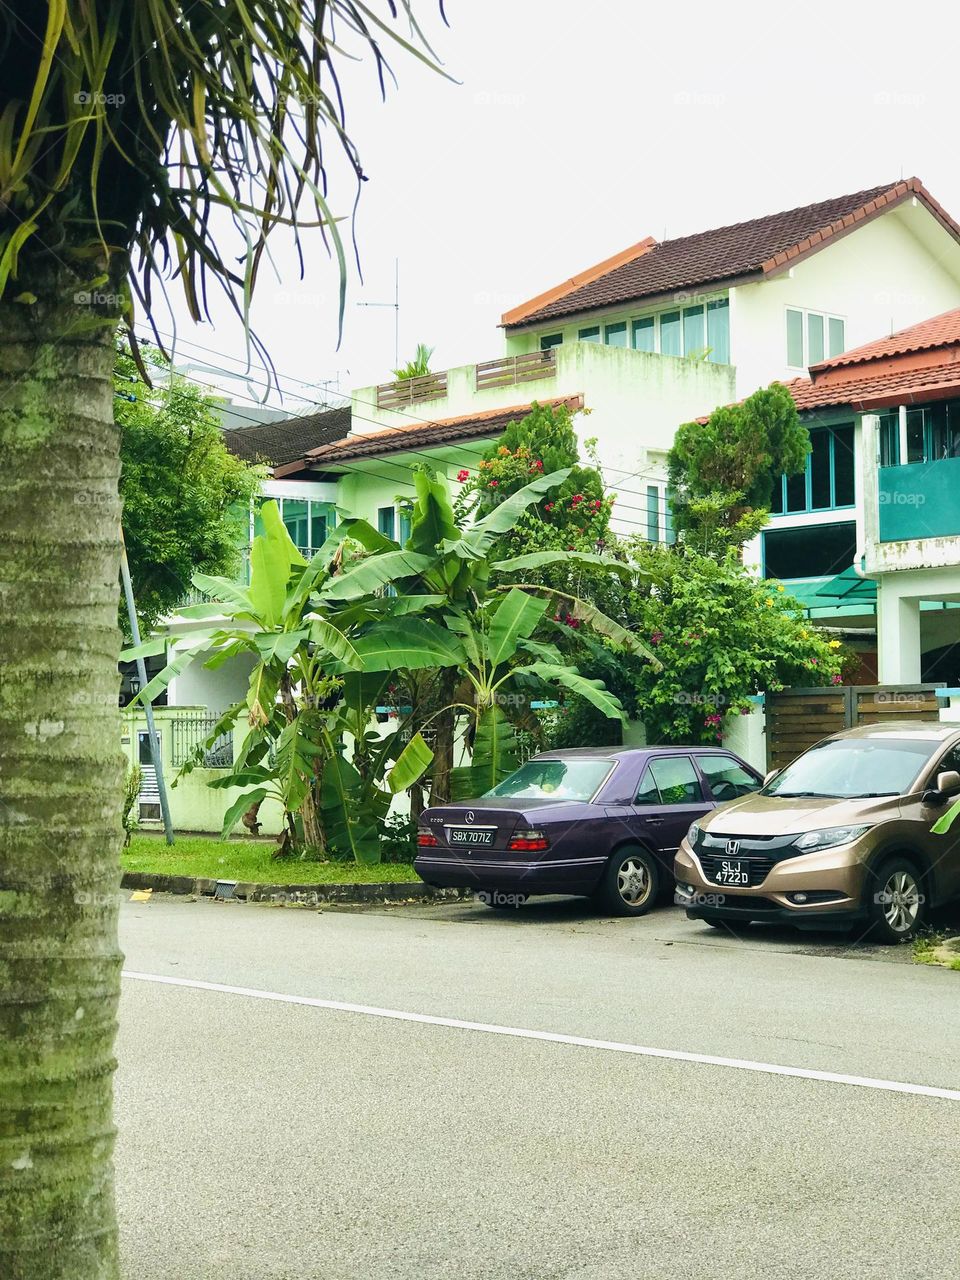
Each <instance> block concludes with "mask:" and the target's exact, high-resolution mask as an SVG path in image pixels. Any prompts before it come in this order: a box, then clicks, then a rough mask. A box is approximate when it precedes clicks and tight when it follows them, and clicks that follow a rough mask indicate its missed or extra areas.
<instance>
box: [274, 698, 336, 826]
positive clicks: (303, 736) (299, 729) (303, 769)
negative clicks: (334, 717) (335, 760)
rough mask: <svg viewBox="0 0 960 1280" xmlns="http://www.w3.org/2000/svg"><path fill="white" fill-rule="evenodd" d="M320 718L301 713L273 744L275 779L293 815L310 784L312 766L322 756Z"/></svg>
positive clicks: (302, 800)
mask: <svg viewBox="0 0 960 1280" xmlns="http://www.w3.org/2000/svg"><path fill="white" fill-rule="evenodd" d="M321 730H322V726H321V723H320V716H319V714H318V713H317V712H311V711H301V712H300V714H299V715H298V716H297V718H296V719H295V720H291V721H290V723H289V724H288V725H287V726H286V727H285V728H284V730H283V732H282V733H281V734H280V737H279V739H278V740H277V763H276V771H275V777H276V779H277V783H278V785H279V787H280V790H281V791H282V792H283V797H284V805H285V807H286V808H287V809H289V810H290V811H291V812H292V813H296V812H297V811H298V810H299V809H300V806H301V805H302V804H303V802H304V799H305V798H306V795H307V792H308V791H309V790H310V786H311V784H312V781H313V762H314V760H316V759H317V757H318V756H321V755H323V751H324V748H323V744H322V742H321Z"/></svg>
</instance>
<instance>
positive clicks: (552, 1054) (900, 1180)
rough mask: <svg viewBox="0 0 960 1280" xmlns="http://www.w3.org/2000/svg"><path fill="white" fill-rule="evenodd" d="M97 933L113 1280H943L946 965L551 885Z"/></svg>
mask: <svg viewBox="0 0 960 1280" xmlns="http://www.w3.org/2000/svg"><path fill="white" fill-rule="evenodd" d="M122 941H123V946H124V950H125V952H126V966H125V967H126V972H127V975H128V976H127V977H126V978H125V979H124V988H123V1000H122V1005H121V1033H120V1040H119V1046H118V1052H119V1058H120V1071H119V1075H118V1082H117V1104H118V1105H117V1110H118V1122H119V1126H120V1138H119V1144H118V1152H117V1164H118V1197H119V1207H120V1214H121V1231H122V1241H123V1250H124V1259H125V1276H126V1277H127V1278H128V1280H368V1278H370V1280H381V1278H383V1280H394V1278H396V1280H408V1278H409V1280H415V1278H416V1280H439V1278H440V1277H457V1280H481V1278H482V1280H486V1278H487V1277H490V1278H491V1280H492V1278H499V1277H503V1278H504V1280H637V1278H646V1277H650V1278H651V1280H673V1278H674V1277H677V1278H679V1277H691V1278H696V1280H713V1277H717V1278H718V1280H719V1278H720V1277H723V1278H724V1280H727V1278H728V1277H731V1276H733V1277H737V1280H748V1278H751V1277H765V1278H767V1280H770V1278H776V1277H781V1276H783V1277H790V1278H791V1280H807V1278H808V1277H809V1278H810V1280H814V1278H815V1280H846V1278H847V1277H861V1276H862V1277H868V1276H869V1277H870V1278H871V1280H876V1277H882V1278H884V1280H885V1278H886V1277H897V1278H898V1280H901V1278H902V1280H912V1278H913V1277H917V1280H920V1278H921V1277H922V1278H923V1280H927V1278H928V1277H937V1278H938V1280H940V1278H942V1280H950V1278H952V1277H954V1276H956V1275H958V1274H960V1269H958V1261H957V1259H958V1246H957V1223H958V1221H960V1177H958V1176H957V1152H958V1151H960V974H957V973H951V972H947V971H944V970H940V969H931V968H926V967H922V966H917V965H913V964H911V963H910V962H909V954H908V952H907V951H906V950H904V949H893V950H891V949H886V948H863V947H855V946H851V945H850V944H849V943H847V942H846V941H844V940H841V939H830V938H829V937H828V936H825V935H817V936H810V935H800V934H792V933H787V932H777V931H770V930H764V929H757V928H754V929H749V930H746V931H744V932H743V933H742V935H741V936H736V937H735V936H727V935H725V934H721V933H718V932H716V931H714V930H711V929H708V928H707V927H706V926H701V925H699V924H694V923H691V922H688V921H685V920H684V919H683V918H682V916H681V915H680V913H678V912H677V911H675V910H673V909H664V910H661V911H658V912H655V913H653V914H651V915H650V916H647V917H645V918H643V919H641V920H611V919H608V918H603V917H598V916H596V915H595V914H594V913H593V912H592V911H591V910H590V908H589V907H588V906H587V905H586V904H582V903H577V902H570V901H566V902H564V901H553V902H546V903H544V904H542V905H533V906H527V907H525V908H522V909H521V910H520V911H517V912H510V913H504V914H501V913H494V912H491V911H488V910H487V909H486V908H485V907H482V906H475V905H473V904H470V903H467V904H457V905H448V906H436V907H422V906H421V907H391V908H382V909H369V908H366V909H357V910H346V909H340V910H331V909H328V910H325V911H323V912H317V911H312V910H311V911H308V910H299V909H290V908H278V907H263V906H252V905H251V906H247V905H244V904H241V903H213V902H187V901H180V900H176V899H171V898H156V899H154V900H153V901H150V902H144V903H134V902H130V903H127V904H125V906H124V907H123V910H122ZM399 1015H402V1016H399Z"/></svg>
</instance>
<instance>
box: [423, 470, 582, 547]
mask: <svg viewBox="0 0 960 1280" xmlns="http://www.w3.org/2000/svg"><path fill="white" fill-rule="evenodd" d="M570 470H571V468H570V467H564V468H563V469H562V470H560V471H551V472H550V474H549V475H546V476H538V477H537V479H536V480H531V481H530V483H529V484H527V485H524V486H523V488H522V489H518V490H517V492H516V493H512V494H511V495H510V497H509V498H506V499H505V500H504V501H503V502H501V503H500V504H499V505H498V506H496V507H494V509H493V510H492V511H491V512H490V513H489V514H488V515H485V516H484V517H483V519H482V520H478V521H477V522H476V524H475V525H474V526H473V527H472V528H471V529H469V530H468V531H467V532H466V533H465V534H464V535H463V536H462V537H461V538H457V539H455V540H453V539H451V540H448V541H445V542H444V543H443V549H444V551H446V552H453V553H454V554H455V555H457V556H458V557H460V559H471V558H474V557H477V556H484V557H485V556H486V554H487V552H488V551H489V550H490V548H491V547H492V546H493V543H494V542H495V540H496V539H497V538H498V537H499V536H500V534H501V533H506V532H507V531H508V530H510V529H512V528H513V526H514V525H515V524H516V523H517V520H518V518H519V517H520V516H521V515H522V514H523V512H524V511H526V509H527V507H529V506H531V505H532V504H533V503H534V502H536V500H537V499H538V498H540V497H542V496H543V495H544V494H545V493H546V492H547V490H548V489H553V488H555V487H556V486H557V485H558V484H563V482H564V480H566V478H567V476H568V475H569V474H570Z"/></svg>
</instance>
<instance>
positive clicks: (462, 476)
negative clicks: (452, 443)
mask: <svg viewBox="0 0 960 1280" xmlns="http://www.w3.org/2000/svg"><path fill="white" fill-rule="evenodd" d="M457 479H458V480H459V481H460V483H461V484H463V482H464V480H469V479H470V472H469V471H468V470H467V469H466V467H462V468H461V469H460V470H459V471H458V472H457Z"/></svg>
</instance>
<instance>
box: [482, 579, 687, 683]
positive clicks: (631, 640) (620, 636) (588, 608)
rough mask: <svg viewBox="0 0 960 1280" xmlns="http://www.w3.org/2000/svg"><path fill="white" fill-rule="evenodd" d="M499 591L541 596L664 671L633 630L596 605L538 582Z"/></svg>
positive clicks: (520, 584)
mask: <svg viewBox="0 0 960 1280" xmlns="http://www.w3.org/2000/svg"><path fill="white" fill-rule="evenodd" d="M497 589H498V590H501V591H506V590H510V591H526V592H528V593H529V594H530V595H533V596H539V597H540V598H541V599H542V600H546V601H548V602H550V603H552V604H555V605H559V606H561V607H562V608H563V611H564V613H566V614H569V615H570V617H571V618H576V619H577V621H578V622H585V623H586V624H587V626H588V627H592V628H593V630H594V631H596V632H598V633H599V634H600V635H602V636H606V638H607V639H608V640H612V641H613V643H614V644H615V645H616V646H617V647H618V648H620V649H626V650H627V651H628V652H629V653H635V654H636V655H637V656H638V657H641V658H646V660H647V661H648V662H649V663H650V665H651V666H652V667H653V668H654V670H656V671H662V670H663V663H662V662H661V661H660V660H659V658H657V657H656V655H655V654H654V653H653V651H652V650H651V649H648V648H647V646H646V645H645V644H644V643H643V641H642V640H638V639H637V637H636V636H635V635H634V634H633V632H632V631H628V630H627V629H626V627H622V626H621V625H620V623H619V622H616V621H614V619H613V618H610V617H608V616H607V615H606V614H605V613H601V611H600V610H599V609H597V608H596V607H595V606H594V605H592V604H590V603H588V601H586V600H581V599H580V598H579V597H578V596H571V595H568V594H567V592H565V591H554V590H553V588H552V587H541V586H539V585H537V584H536V583H530V582H518V583H517V585H516V586H515V587H510V588H506V587H499V588H497Z"/></svg>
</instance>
